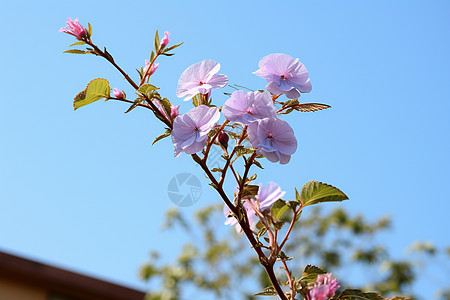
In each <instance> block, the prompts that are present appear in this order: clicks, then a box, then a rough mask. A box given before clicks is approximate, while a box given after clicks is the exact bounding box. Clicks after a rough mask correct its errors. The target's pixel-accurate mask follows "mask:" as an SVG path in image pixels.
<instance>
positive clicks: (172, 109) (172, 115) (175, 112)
mask: <svg viewBox="0 0 450 300" xmlns="http://www.w3.org/2000/svg"><path fill="white" fill-rule="evenodd" d="M153 102H155V103H156V106H158V110H159V112H160V113H162V114H163V115H164V116H166V117H167V118H168V119H172V120H173V119H175V118H176V117H177V116H178V114H179V113H178V110H179V109H180V106H179V105H178V106H174V105H172V104H171V105H170V116H168V115H167V114H166V112H165V110H164V108H163V106H162V104H161V102H160V101H159V100H158V99H154V100H153Z"/></svg>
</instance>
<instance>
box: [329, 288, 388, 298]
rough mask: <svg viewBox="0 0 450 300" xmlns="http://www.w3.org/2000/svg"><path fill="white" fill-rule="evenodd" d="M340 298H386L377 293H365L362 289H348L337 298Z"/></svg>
mask: <svg viewBox="0 0 450 300" xmlns="http://www.w3.org/2000/svg"><path fill="white" fill-rule="evenodd" d="M335 299H339V300H385V299H384V298H383V297H382V296H381V295H379V294H377V293H364V292H362V291H360V290H354V289H346V290H344V291H343V292H342V293H341V294H340V295H339V296H338V297H337V298H335Z"/></svg>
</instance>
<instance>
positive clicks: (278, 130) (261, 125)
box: [248, 118, 297, 164]
mask: <svg viewBox="0 0 450 300" xmlns="http://www.w3.org/2000/svg"><path fill="white" fill-rule="evenodd" d="M248 138H249V139H250V142H251V143H252V145H253V147H254V148H255V149H257V152H258V153H259V154H262V155H264V156H266V157H267V159H268V160H269V161H271V162H278V161H279V162H280V163H281V164H287V163H288V162H289V160H290V159H291V155H292V154H294V152H295V151H296V150H297V139H296V138H295V135H294V130H292V128H291V126H289V124H288V123H287V122H286V121H283V120H281V119H279V118H266V119H262V120H259V121H255V122H252V123H250V124H249V125H248Z"/></svg>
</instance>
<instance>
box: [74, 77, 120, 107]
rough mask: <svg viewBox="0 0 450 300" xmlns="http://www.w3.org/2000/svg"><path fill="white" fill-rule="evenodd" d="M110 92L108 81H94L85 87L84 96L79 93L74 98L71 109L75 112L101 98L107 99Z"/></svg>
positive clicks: (100, 79)
mask: <svg viewBox="0 0 450 300" xmlns="http://www.w3.org/2000/svg"><path fill="white" fill-rule="evenodd" d="M110 91H111V89H110V87H109V82H108V80H106V79H103V78H97V79H94V80H92V81H91V82H89V84H88V85H87V87H86V90H85V93H84V95H82V94H81V93H79V94H78V95H77V96H76V97H75V99H74V101H73V108H74V110H77V109H78V108H80V107H82V106H85V105H88V104H90V103H92V102H95V101H97V100H100V99H102V98H108V97H109V95H110ZM83 96H84V98H83Z"/></svg>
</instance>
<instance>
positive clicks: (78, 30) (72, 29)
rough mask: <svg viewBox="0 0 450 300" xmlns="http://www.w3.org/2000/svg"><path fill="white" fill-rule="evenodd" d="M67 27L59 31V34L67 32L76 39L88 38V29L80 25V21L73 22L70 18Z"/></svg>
mask: <svg viewBox="0 0 450 300" xmlns="http://www.w3.org/2000/svg"><path fill="white" fill-rule="evenodd" d="M66 23H67V26H66V27H63V28H61V29H60V30H59V32H65V33H68V34H71V35H73V36H74V37H76V38H79V39H81V38H83V37H85V36H86V29H85V28H84V27H83V26H81V25H80V23H79V22H78V19H75V20H73V21H72V18H69V19H68V20H67V22H66Z"/></svg>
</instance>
